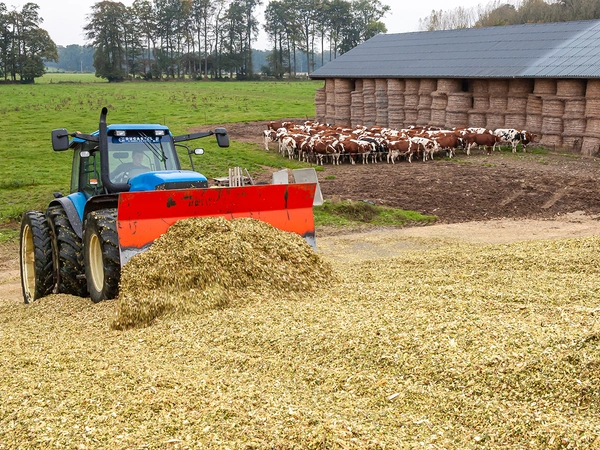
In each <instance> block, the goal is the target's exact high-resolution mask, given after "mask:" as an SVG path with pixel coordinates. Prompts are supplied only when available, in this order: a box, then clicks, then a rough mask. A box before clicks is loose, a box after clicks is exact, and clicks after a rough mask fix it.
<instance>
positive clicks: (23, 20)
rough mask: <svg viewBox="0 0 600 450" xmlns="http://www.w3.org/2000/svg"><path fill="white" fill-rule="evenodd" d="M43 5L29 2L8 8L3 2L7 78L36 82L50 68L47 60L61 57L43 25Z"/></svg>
mask: <svg viewBox="0 0 600 450" xmlns="http://www.w3.org/2000/svg"><path fill="white" fill-rule="evenodd" d="M38 10H39V6H38V5H36V4H35V3H27V4H25V5H24V6H23V7H22V8H21V10H20V11H19V10H17V9H13V10H10V11H9V10H8V9H7V7H6V5H5V4H4V3H0V77H1V78H3V79H4V81H13V82H16V81H20V82H22V83H33V82H34V79H35V78H37V77H41V76H42V75H43V74H44V72H45V71H46V67H45V65H44V63H45V62H47V61H57V60H58V53H57V50H56V44H55V43H54V41H53V40H52V39H50V36H49V35H48V32H47V31H46V30H44V29H42V28H40V26H39V25H40V23H42V18H41V17H40V16H39V14H38Z"/></svg>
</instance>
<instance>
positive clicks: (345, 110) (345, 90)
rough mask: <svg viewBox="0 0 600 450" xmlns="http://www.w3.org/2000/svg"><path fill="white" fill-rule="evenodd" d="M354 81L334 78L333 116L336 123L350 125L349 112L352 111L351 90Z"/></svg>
mask: <svg viewBox="0 0 600 450" xmlns="http://www.w3.org/2000/svg"><path fill="white" fill-rule="evenodd" d="M353 89H354V83H353V82H352V80H348V79H346V78H336V79H335V103H336V106H335V117H334V121H333V123H335V124H336V125H342V126H350V112H351V111H352V90H353Z"/></svg>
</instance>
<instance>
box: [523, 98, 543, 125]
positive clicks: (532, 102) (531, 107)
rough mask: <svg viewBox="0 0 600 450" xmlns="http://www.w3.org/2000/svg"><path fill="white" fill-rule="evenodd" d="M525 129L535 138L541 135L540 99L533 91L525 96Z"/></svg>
mask: <svg viewBox="0 0 600 450" xmlns="http://www.w3.org/2000/svg"><path fill="white" fill-rule="evenodd" d="M525 129H526V130H527V131H529V132H531V133H534V134H536V135H537V136H540V134H541V133H542V97H541V95H539V94H537V93H536V92H535V91H534V93H533V94H529V95H528V96H527V117H526V119H525Z"/></svg>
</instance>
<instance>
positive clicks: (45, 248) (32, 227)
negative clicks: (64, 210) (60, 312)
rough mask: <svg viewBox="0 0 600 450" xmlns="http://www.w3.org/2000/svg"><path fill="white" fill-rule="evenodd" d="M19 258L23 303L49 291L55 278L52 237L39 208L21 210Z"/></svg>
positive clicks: (40, 296) (52, 287)
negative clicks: (23, 212) (37, 209)
mask: <svg viewBox="0 0 600 450" xmlns="http://www.w3.org/2000/svg"><path fill="white" fill-rule="evenodd" d="M19 261H20V266H21V288H22V290H23V300H24V301H25V303H30V302H32V301H34V300H37V299H39V298H42V297H44V296H46V295H49V294H51V293H52V290H53V289H54V285H55V281H56V280H55V278H54V270H53V265H52V238H51V236H50V227H49V226H48V220H47V219H46V216H45V215H44V214H43V213H41V212H39V211H29V212H26V213H25V214H23V218H22V219H21V237H20V251H19Z"/></svg>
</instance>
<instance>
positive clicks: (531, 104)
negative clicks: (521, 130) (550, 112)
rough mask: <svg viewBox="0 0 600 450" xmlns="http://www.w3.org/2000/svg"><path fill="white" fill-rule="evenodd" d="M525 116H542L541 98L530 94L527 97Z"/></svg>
mask: <svg viewBox="0 0 600 450" xmlns="http://www.w3.org/2000/svg"><path fill="white" fill-rule="evenodd" d="M527 114H542V97H540V96H539V95H532V94H530V95H528V96H527Z"/></svg>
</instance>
